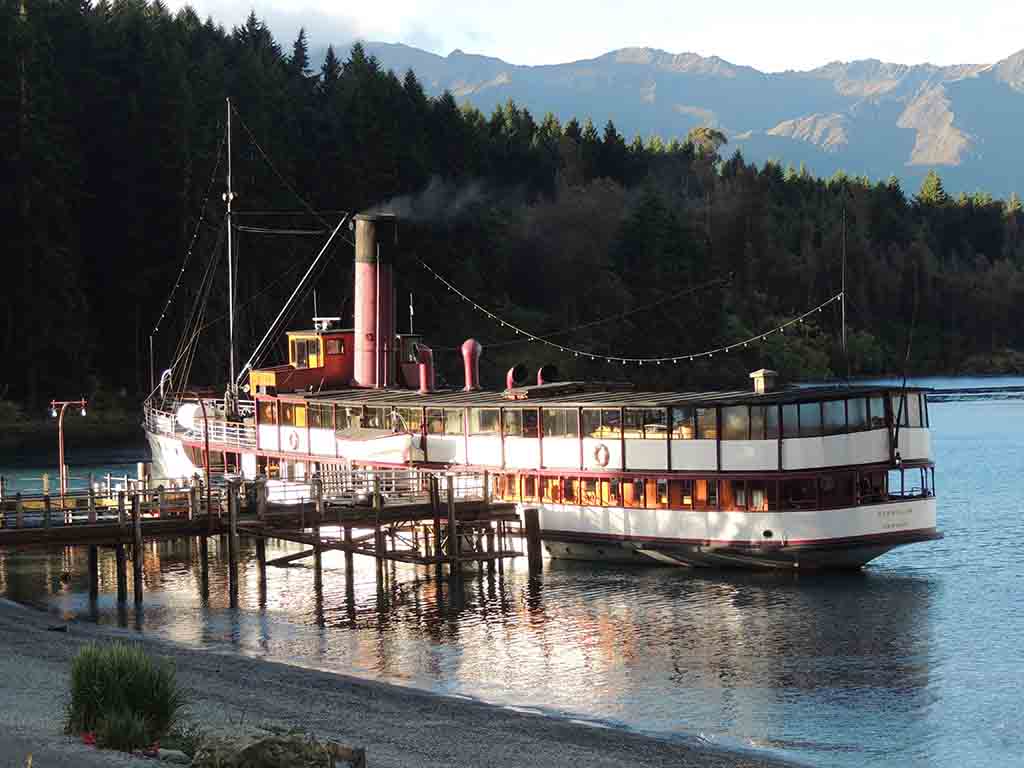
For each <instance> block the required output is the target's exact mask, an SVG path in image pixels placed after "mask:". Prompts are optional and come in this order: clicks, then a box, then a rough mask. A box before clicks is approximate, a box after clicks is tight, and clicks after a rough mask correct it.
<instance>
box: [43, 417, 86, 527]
mask: <svg viewBox="0 0 1024 768" xmlns="http://www.w3.org/2000/svg"><path fill="white" fill-rule="evenodd" d="M88 404H89V403H88V401H87V400H86V399H85V398H84V397H83V398H81V399H79V400H51V401H50V415H51V416H53V418H55V419H57V454H58V459H59V461H60V503H61V508H62V509H63V507H64V494H66V493H67V492H68V471H67V467H66V466H65V465H64V411H66V410H67V408H68V406H69V405H73V406H75V407H76V408H81V409H82V415H83V416H85V409H86V407H87V406H88ZM58 408H59V409H60V410H59V412H58V410H57V409H58Z"/></svg>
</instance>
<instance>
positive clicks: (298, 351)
mask: <svg viewBox="0 0 1024 768" xmlns="http://www.w3.org/2000/svg"><path fill="white" fill-rule="evenodd" d="M315 344H316V341H314V340H312V339H309V340H307V339H292V342H291V347H292V349H291V352H292V363H293V364H294V365H295V367H296V368H309V363H310V361H309V358H310V357H313V358H314V360H315V359H316V350H317V347H316V346H314V345H315Z"/></svg>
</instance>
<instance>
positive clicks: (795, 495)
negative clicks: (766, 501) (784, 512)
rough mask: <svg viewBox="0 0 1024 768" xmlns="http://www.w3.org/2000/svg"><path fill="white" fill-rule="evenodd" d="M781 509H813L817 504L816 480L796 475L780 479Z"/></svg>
mask: <svg viewBox="0 0 1024 768" xmlns="http://www.w3.org/2000/svg"><path fill="white" fill-rule="evenodd" d="M781 495H782V498H781V503H782V508H783V509H813V508H814V507H816V506H817V504H818V482H817V479H816V478H813V477H796V478H790V479H788V480H783V481H782V494H781Z"/></svg>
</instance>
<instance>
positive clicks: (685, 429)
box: [672, 406, 697, 440]
mask: <svg viewBox="0 0 1024 768" xmlns="http://www.w3.org/2000/svg"><path fill="white" fill-rule="evenodd" d="M696 436H697V427H696V417H695V416H694V412H693V408H691V407H689V406H679V407H676V408H673V409H672V439H673V440H693V438H694V437H696Z"/></svg>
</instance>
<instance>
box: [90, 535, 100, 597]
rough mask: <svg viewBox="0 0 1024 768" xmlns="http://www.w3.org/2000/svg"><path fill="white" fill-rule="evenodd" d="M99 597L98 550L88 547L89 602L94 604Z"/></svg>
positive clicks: (95, 547) (93, 545) (92, 546)
mask: <svg viewBox="0 0 1024 768" xmlns="http://www.w3.org/2000/svg"><path fill="white" fill-rule="evenodd" d="M99 596H100V548H99V547H97V546H96V545H95V544H90V545H89V601H90V602H93V603H94V602H96V601H97V600H98V599H99Z"/></svg>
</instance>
